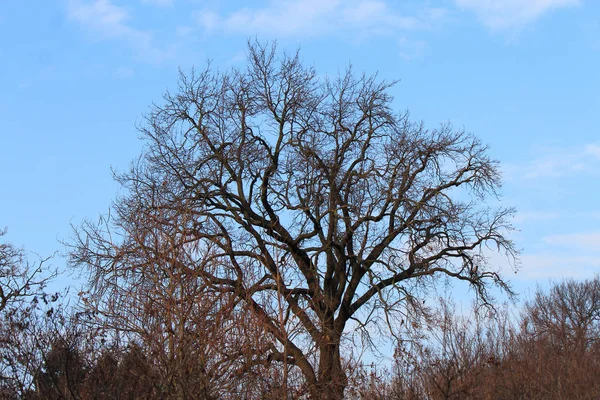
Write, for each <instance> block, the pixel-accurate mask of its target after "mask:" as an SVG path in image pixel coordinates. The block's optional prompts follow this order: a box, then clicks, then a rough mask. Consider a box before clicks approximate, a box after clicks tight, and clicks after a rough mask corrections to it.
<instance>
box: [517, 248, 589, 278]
mask: <svg viewBox="0 0 600 400" xmlns="http://www.w3.org/2000/svg"><path fill="white" fill-rule="evenodd" d="M521 261H522V268H521V270H520V271H519V272H518V274H517V278H523V279H561V278H577V279H584V278H591V277H593V276H594V275H595V274H598V273H600V255H589V256H587V255H586V256H578V255H561V256H557V255H555V254H525V255H523V256H522V258H521Z"/></svg>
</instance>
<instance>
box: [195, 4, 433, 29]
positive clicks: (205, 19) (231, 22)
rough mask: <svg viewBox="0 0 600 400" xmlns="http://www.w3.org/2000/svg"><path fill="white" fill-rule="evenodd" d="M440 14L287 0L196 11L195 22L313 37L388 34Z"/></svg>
mask: <svg viewBox="0 0 600 400" xmlns="http://www.w3.org/2000/svg"><path fill="white" fill-rule="evenodd" d="M442 16H443V11H442V10H441V9H427V10H423V12H421V13H418V15H403V14H400V13H398V12H396V11H395V10H393V9H392V8H391V7H390V6H389V5H388V4H387V3H386V2H384V1H381V0H356V1H341V0H291V1H279V2H272V3H271V4H270V5H269V6H267V7H263V8H244V9H241V10H237V11H234V12H233V13H231V14H229V15H225V16H223V15H220V14H218V13H216V12H214V11H207V10H204V11H199V12H197V13H196V17H197V21H198V23H199V24H200V25H201V26H202V27H203V28H204V29H205V30H206V31H208V32H215V31H220V32H225V33H238V34H244V35H253V34H266V35H270V36H277V37H300V36H301V37H307V36H310V37H314V36H318V35H322V34H327V33H332V32H340V31H352V32H353V33H354V34H355V35H356V34H358V35H366V34H368V35H370V34H390V33H393V32H397V31H399V30H414V29H419V28H425V27H428V26H429V25H431V24H432V22H433V20H435V19H439V18H441V17H442Z"/></svg>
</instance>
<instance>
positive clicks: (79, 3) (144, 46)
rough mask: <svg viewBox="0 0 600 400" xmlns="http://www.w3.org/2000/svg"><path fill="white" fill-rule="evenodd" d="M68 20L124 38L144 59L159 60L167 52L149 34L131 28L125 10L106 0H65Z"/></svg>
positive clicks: (110, 35) (114, 37)
mask: <svg viewBox="0 0 600 400" xmlns="http://www.w3.org/2000/svg"><path fill="white" fill-rule="evenodd" d="M67 16H68V18H69V20H71V21H74V22H76V23H78V24H79V25H81V27H82V28H83V29H85V30H89V31H92V32H94V33H95V34H97V35H100V37H102V38H104V39H118V40H123V41H125V42H127V43H128V44H129V45H130V46H131V47H133V48H134V50H135V51H136V52H137V53H138V54H139V55H140V56H142V57H144V58H145V59H148V60H150V61H155V62H160V61H162V60H163V59H164V58H165V57H166V56H167V53H166V52H164V51H162V50H160V49H158V48H157V47H156V46H155V45H154V43H153V38H152V34H151V33H150V32H147V31H142V30H139V29H136V28H134V27H133V26H131V25H130V24H129V23H128V20H129V19H130V15H129V12H128V11H127V9H125V8H124V7H119V6H117V5H115V4H113V3H112V2H111V1H110V0H92V1H83V0H69V2H68V3H67Z"/></svg>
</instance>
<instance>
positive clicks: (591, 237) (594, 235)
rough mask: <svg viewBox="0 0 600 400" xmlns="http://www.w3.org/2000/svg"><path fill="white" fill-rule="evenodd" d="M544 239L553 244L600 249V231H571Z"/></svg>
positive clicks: (564, 246)
mask: <svg viewBox="0 0 600 400" xmlns="http://www.w3.org/2000/svg"><path fill="white" fill-rule="evenodd" d="M543 241H544V242H545V243H547V244H550V245H552V246H559V247H563V248H570V249H583V250H591V251H593V250H595V249H598V251H600V232H585V233H570V234H564V235H552V236H547V237H545V238H544V239H543Z"/></svg>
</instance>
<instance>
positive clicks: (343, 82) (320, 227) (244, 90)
mask: <svg viewBox="0 0 600 400" xmlns="http://www.w3.org/2000/svg"><path fill="white" fill-rule="evenodd" d="M392 85H393V83H387V82H382V81H379V80H378V79H377V78H376V77H368V76H364V75H363V76H358V77H357V76H355V75H354V74H353V72H352V70H351V69H348V71H347V72H346V73H345V74H342V75H340V76H338V77H335V78H333V79H325V80H323V79H319V78H318V76H317V73H316V71H314V70H313V69H312V68H306V67H304V66H303V65H302V63H301V61H300V59H299V57H298V54H294V55H291V56H288V55H286V56H283V57H281V58H279V57H278V56H277V53H276V51H275V47H274V46H272V47H268V46H262V45H260V44H251V45H250V46H249V49H248V63H247V67H246V69H240V70H232V71H230V72H227V73H218V72H214V71H213V70H211V68H210V66H209V67H208V68H207V69H206V70H205V71H203V72H201V73H196V72H192V73H191V74H189V75H187V76H186V75H184V74H182V75H181V79H180V83H179V89H178V91H177V93H174V94H172V93H167V94H166V96H165V102H164V105H162V106H154V108H153V110H152V112H151V113H150V114H149V115H148V117H147V123H145V124H144V125H143V126H142V127H141V128H140V129H141V132H142V135H143V137H144V139H145V140H146V148H145V151H144V153H143V155H142V156H141V158H140V159H139V160H138V161H137V162H136V163H134V165H133V166H132V168H131V170H130V171H129V172H128V173H126V174H123V175H120V176H119V177H118V179H119V181H120V182H121V183H122V184H123V186H124V187H125V188H126V189H127V190H128V193H127V195H126V196H125V197H123V198H121V199H119V200H117V202H116V204H115V206H114V208H115V211H116V221H117V223H116V226H117V227H118V228H121V231H120V232H121V233H122V235H123V237H122V242H119V243H115V242H116V241H115V240H113V239H111V238H110V237H109V236H108V235H107V234H103V233H102V232H101V231H97V230H96V231H94V229H93V227H92V226H90V225H88V226H87V228H86V229H84V230H81V231H80V232H79V239H80V240H79V242H78V243H76V244H75V247H74V250H73V253H72V261H73V263H74V264H76V265H86V266H90V267H92V270H93V271H94V272H95V273H96V277H100V276H106V275H107V274H108V275H110V276H118V275H119V273H120V272H119V271H124V270H127V269H128V268H130V267H131V263H129V262H126V260H127V258H126V257H124V254H126V253H127V252H133V253H135V252H136V251H138V249H139V246H137V245H136V246H134V247H132V248H130V249H128V248H127V246H126V245H123V244H124V243H125V244H126V243H127V240H128V238H129V237H131V236H135V235H137V234H138V233H139V232H140V231H143V230H145V229H148V224H150V225H152V226H154V227H155V226H160V225H164V226H169V230H172V231H174V232H176V233H175V234H176V235H177V237H178V238H179V239H178V241H177V242H178V246H181V247H182V248H185V249H186V251H187V253H188V254H189V257H188V258H187V260H186V263H187V264H186V267H187V268H189V269H190V270H193V271H195V272H196V273H199V275H200V277H201V279H202V280H203V281H204V282H205V283H206V284H207V285H208V286H209V287H210V288H211V289H212V290H214V291H216V292H221V293H229V294H232V295H234V297H235V298H236V299H238V301H239V302H240V304H243V305H244V307H246V308H247V309H248V310H251V312H252V313H253V315H254V317H255V318H256V319H257V320H258V321H260V323H261V324H262V325H263V328H264V329H265V330H266V331H267V332H268V333H269V335H270V336H271V337H272V338H274V340H275V341H276V344H275V345H273V346H272V349H271V351H270V352H269V353H268V354H264V355H262V357H263V359H262V361H260V360H257V359H254V360H253V362H254V363H260V362H263V364H265V363H270V362H281V363H285V364H286V365H292V366H294V367H296V368H298V369H299V370H300V371H301V372H302V374H303V376H304V378H305V380H306V383H307V386H308V387H309V389H310V391H311V394H312V395H313V397H318V396H321V395H323V394H326V395H327V396H328V398H342V397H343V392H344V388H345V386H346V381H347V377H346V374H345V372H344V368H343V366H342V361H341V353H342V351H341V348H340V346H341V344H342V343H343V341H344V338H345V335H346V334H347V333H348V330H349V328H348V326H347V325H348V322H349V321H350V320H356V321H358V322H359V324H358V326H359V328H360V327H363V328H364V327H365V326H366V325H367V324H368V322H370V321H375V323H379V322H377V321H382V320H383V319H377V318H379V317H380V316H381V315H383V314H386V313H388V314H389V313H393V312H395V311H396V310H398V309H399V308H398V306H397V305H398V304H400V305H402V304H403V305H404V307H408V306H409V305H411V304H416V302H415V301H414V296H415V292H414V286H415V285H414V282H418V283H420V284H426V283H428V282H431V279H432V278H433V277H435V276H438V275H441V276H447V277H450V278H453V279H456V280H461V281H465V282H467V283H468V284H470V285H471V286H472V287H473V288H474V289H475V292H476V293H477V294H478V296H479V298H480V300H482V301H484V302H487V301H488V300H489V296H488V292H487V289H488V287H489V285H490V284H492V285H494V284H495V285H499V286H500V287H502V288H504V289H506V290H508V291H509V292H510V288H509V287H508V286H507V285H506V283H505V281H504V280H503V279H501V277H500V276H499V275H498V273H497V272H496V270H495V269H494V268H492V266H491V265H489V264H488V262H487V259H486V257H485V254H484V253H483V252H482V247H485V246H488V247H495V248H497V249H498V250H499V251H502V252H505V253H506V254H507V255H508V256H509V257H515V256H516V252H515V249H514V246H513V243H512V242H511V241H510V240H509V239H508V238H507V237H506V234H507V232H509V231H510V230H511V226H510V223H509V222H508V220H507V219H508V217H510V216H511V215H512V213H513V211H512V209H504V208H497V209H494V208H491V207H489V206H488V205H487V204H486V202H487V199H488V197H489V195H492V196H494V195H495V194H496V191H497V190H498V188H499V187H500V184H501V180H500V173H499V169H498V164H497V162H496V161H494V160H491V159H490V158H489V157H488V155H487V148H486V146H485V145H483V144H482V143H481V142H480V141H479V140H478V139H477V138H475V137H473V136H471V135H470V134H466V133H464V132H462V131H455V130H453V128H452V127H451V126H449V125H442V126H441V127H440V128H438V129H434V130H427V129H425V128H424V126H423V125H422V124H419V123H414V122H411V121H410V119H409V117H408V114H407V113H399V114H398V113H395V112H394V111H393V110H392V97H391V96H390V94H389V88H390V87H391V86H392ZM123 220H127V221H130V222H131V221H137V223H133V224H131V223H130V224H128V229H126V230H123V229H122V226H121V227H119V221H123ZM107 243H113V244H114V246H112V247H111V246H109V245H107ZM117 244H118V245H117ZM259 358H260V357H259Z"/></svg>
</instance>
